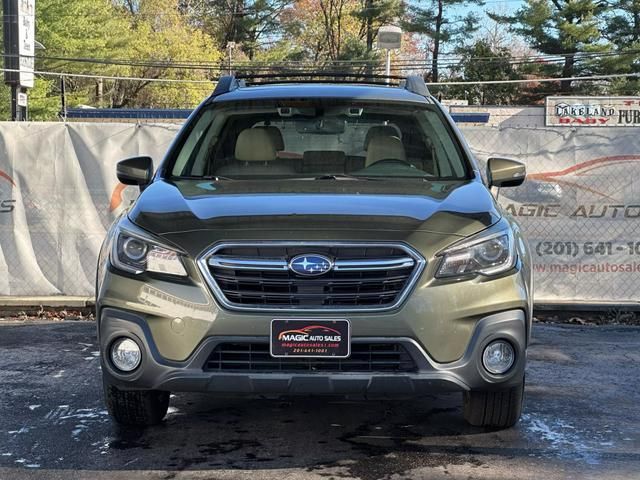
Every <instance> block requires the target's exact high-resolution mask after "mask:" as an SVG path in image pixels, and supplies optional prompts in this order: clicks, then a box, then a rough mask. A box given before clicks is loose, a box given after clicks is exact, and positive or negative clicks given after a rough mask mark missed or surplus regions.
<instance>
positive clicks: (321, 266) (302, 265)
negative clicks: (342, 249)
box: [289, 253, 333, 277]
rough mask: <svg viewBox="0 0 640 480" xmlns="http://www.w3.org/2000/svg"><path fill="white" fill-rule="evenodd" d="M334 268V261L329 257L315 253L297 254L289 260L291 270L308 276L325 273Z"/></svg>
mask: <svg viewBox="0 0 640 480" xmlns="http://www.w3.org/2000/svg"><path fill="white" fill-rule="evenodd" d="M332 268H333V261H332V260H331V259H330V258H329V257H325V256H324V255H318V254H315V253H309V254H304V255H297V256H295V257H293V258H292V259H291V261H290V262H289V270H291V271H292V272H293V273H297V274H298V275H303V276H306V277H316V276H318V275H323V274H325V273H327V272H328V271H329V270H331V269H332Z"/></svg>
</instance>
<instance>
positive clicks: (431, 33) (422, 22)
mask: <svg viewBox="0 0 640 480" xmlns="http://www.w3.org/2000/svg"><path fill="white" fill-rule="evenodd" d="M425 1H426V4H427V6H426V7H420V6H417V5H416V6H412V7H410V8H409V16H408V19H407V20H406V21H405V22H404V28H405V30H407V31H408V32H415V33H419V34H422V35H426V36H428V37H430V38H431V39H432V41H433V47H432V50H431V81H432V82H434V83H437V82H438V80H439V78H440V69H439V61H440V55H441V50H442V46H443V45H444V44H454V45H459V44H460V42H464V41H465V40H466V39H467V38H468V37H469V36H470V35H471V34H472V33H473V32H475V31H476V30H477V28H478V16H477V14H475V13H473V12H470V13H468V14H467V15H459V14H456V13H453V12H455V11H456V10H457V9H459V8H460V7H468V6H472V5H483V0H425Z"/></svg>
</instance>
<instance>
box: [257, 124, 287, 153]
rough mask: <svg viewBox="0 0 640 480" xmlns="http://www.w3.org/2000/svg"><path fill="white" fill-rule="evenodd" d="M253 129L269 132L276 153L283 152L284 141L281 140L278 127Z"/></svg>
mask: <svg viewBox="0 0 640 480" xmlns="http://www.w3.org/2000/svg"><path fill="white" fill-rule="evenodd" d="M255 128H262V129H263V130H266V131H267V132H269V135H271V141H272V142H273V144H274V145H275V147H276V151H277V152H281V151H282V150H284V139H283V138H282V132H281V131H280V129H279V128H278V127H274V126H273V125H264V126H260V127H255Z"/></svg>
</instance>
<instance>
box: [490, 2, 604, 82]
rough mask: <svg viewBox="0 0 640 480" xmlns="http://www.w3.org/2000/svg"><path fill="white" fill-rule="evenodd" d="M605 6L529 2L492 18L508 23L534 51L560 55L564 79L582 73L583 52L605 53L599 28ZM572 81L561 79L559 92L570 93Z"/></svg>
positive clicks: (591, 3)
mask: <svg viewBox="0 0 640 480" xmlns="http://www.w3.org/2000/svg"><path fill="white" fill-rule="evenodd" d="M603 8H604V7H603V4H602V3H601V2H598V1H595V0H527V1H526V3H525V5H523V6H522V7H521V8H520V9H518V10H517V11H516V13H515V14H514V15H512V16H502V15H491V16H492V17H493V18H494V19H496V20H500V21H505V22H508V23H510V24H511V25H512V29H513V31H514V32H515V33H517V34H519V35H522V36H523V37H525V38H526V39H527V40H528V41H529V42H530V43H531V46H532V47H533V48H535V49H536V50H539V51H540V52H542V53H545V54H551V55H561V56H562V57H563V58H564V60H563V63H562V69H561V72H560V74H561V75H562V77H564V78H568V77H573V76H576V75H578V74H580V73H581V72H582V71H584V70H585V69H586V68H588V66H589V63H588V62H585V61H581V59H580V55H579V54H580V53H581V52H590V51H597V50H602V49H603V48H605V47H604V46H603V45H602V43H598V42H599V40H600V30H599V28H598V20H599V15H600V14H601V13H602V11H603ZM571 87H572V81H571V80H562V81H561V82H560V89H561V90H562V91H563V92H569V91H571Z"/></svg>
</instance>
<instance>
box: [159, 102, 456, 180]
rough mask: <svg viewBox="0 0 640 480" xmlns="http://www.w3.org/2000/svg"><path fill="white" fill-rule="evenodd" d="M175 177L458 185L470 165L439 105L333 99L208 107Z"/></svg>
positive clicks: (184, 150) (182, 153)
mask: <svg viewBox="0 0 640 480" xmlns="http://www.w3.org/2000/svg"><path fill="white" fill-rule="evenodd" d="M171 174H172V176H173V177H180V178H185V177H187V178H204V177H208V178H215V177H218V178H219V179H227V180H256V179H263V178H264V179H316V178H333V179H342V178H344V179H360V178H362V179H376V180H383V179H388V178H426V179H434V180H436V179H437V180H460V179H464V178H467V167H466V162H465V160H464V157H463V156H462V154H461V152H460V148H459V145H458V144H457V143H456V142H455V140H454V138H453V134H452V132H451V130H450V128H449V126H448V125H447V124H446V122H445V119H444V118H443V116H442V113H441V112H439V111H438V109H437V107H436V106H435V105H424V106H415V105H397V104H396V105H390V104H384V103H371V102H368V103H357V102H344V101H331V100H314V101H304V100H302V101H300V100H295V101H293V100H292V101H289V102H287V101H278V102H277V103H276V102H251V103H248V104H247V103H245V104H238V103H234V104H221V105H212V106H209V107H207V108H205V109H204V110H203V111H202V113H201V114H200V116H199V118H198V119H197V120H196V121H195V123H194V125H193V127H192V128H191V130H190V132H189V133H188V134H187V136H186V139H185V140H184V141H183V142H182V144H181V146H180V147H179V150H178V153H177V155H176V156H175V157H174V162H173V167H172V168H171Z"/></svg>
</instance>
